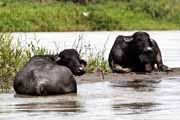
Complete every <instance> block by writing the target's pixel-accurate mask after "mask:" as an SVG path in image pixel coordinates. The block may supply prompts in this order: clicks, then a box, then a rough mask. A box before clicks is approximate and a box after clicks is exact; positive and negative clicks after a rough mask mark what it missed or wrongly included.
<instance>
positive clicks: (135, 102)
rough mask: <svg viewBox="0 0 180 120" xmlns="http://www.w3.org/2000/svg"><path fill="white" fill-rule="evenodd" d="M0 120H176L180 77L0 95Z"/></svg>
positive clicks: (119, 81)
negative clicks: (53, 92) (64, 92)
mask: <svg viewBox="0 0 180 120" xmlns="http://www.w3.org/2000/svg"><path fill="white" fill-rule="evenodd" d="M0 101H1V102H0V120H11V119H12V120H24V119H26V120H29V119H30V120H34V119H35V120H36V119H44V120H46V119H54V120H58V119H59V120H110V119H111V120H179V117H180V77H170V78H166V79H163V80H153V81H149V80H148V81H143V80H142V81H138V82H137V81H136V82H133V81H126V80H116V81H106V82H103V81H102V82H94V83H83V84H79V85H78V93H77V94H67V95H59V96H47V97H32V96H18V95H15V94H14V93H9V94H0Z"/></svg>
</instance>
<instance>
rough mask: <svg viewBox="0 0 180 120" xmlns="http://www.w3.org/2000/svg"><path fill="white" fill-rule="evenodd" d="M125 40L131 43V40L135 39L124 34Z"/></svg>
mask: <svg viewBox="0 0 180 120" xmlns="http://www.w3.org/2000/svg"><path fill="white" fill-rule="evenodd" d="M124 41H125V42H126V43H130V42H132V41H133V37H132V36H124Z"/></svg>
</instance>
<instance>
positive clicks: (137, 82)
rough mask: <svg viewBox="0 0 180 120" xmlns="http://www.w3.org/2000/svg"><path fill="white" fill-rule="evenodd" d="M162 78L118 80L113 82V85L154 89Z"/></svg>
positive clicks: (145, 89) (136, 88)
mask: <svg viewBox="0 0 180 120" xmlns="http://www.w3.org/2000/svg"><path fill="white" fill-rule="evenodd" d="M160 82H161V80H146V79H134V80H116V81H112V82H111V84H112V85H111V86H112V87H129V88H133V89H134V90H136V91H139V92H140V91H142V92H143V91H153V90H154V89H155V88H156V87H157V85H158V83H160Z"/></svg>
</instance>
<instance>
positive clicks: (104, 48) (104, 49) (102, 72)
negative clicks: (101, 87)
mask: <svg viewBox="0 0 180 120" xmlns="http://www.w3.org/2000/svg"><path fill="white" fill-rule="evenodd" d="M109 38H110V34H109V35H108V37H107V39H106V41H105V43H104V47H103V51H102V56H103V59H104V52H105V51H106V45H107V43H108V41H109ZM103 59H101V60H102V61H103ZM102 61H101V62H102ZM101 75H102V79H103V80H104V71H103V70H101Z"/></svg>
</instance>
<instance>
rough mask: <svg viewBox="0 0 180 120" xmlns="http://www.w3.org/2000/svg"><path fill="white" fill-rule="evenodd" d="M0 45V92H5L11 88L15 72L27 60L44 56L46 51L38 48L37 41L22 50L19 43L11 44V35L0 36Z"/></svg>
mask: <svg viewBox="0 0 180 120" xmlns="http://www.w3.org/2000/svg"><path fill="white" fill-rule="evenodd" d="M0 43H1V44H0V91H2V92H6V91H8V90H10V89H11V88H12V81H13V79H14V77H15V74H16V72H17V71H18V70H19V69H20V68H21V67H22V66H23V65H24V64H25V63H26V62H27V61H28V60H29V58H31V57H32V56H33V55H37V54H46V53H47V50H46V49H44V48H41V47H38V41H36V43H30V44H28V46H27V48H24V47H23V46H22V45H21V43H20V42H19V41H17V43H14V42H13V38H12V36H11V34H0Z"/></svg>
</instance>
